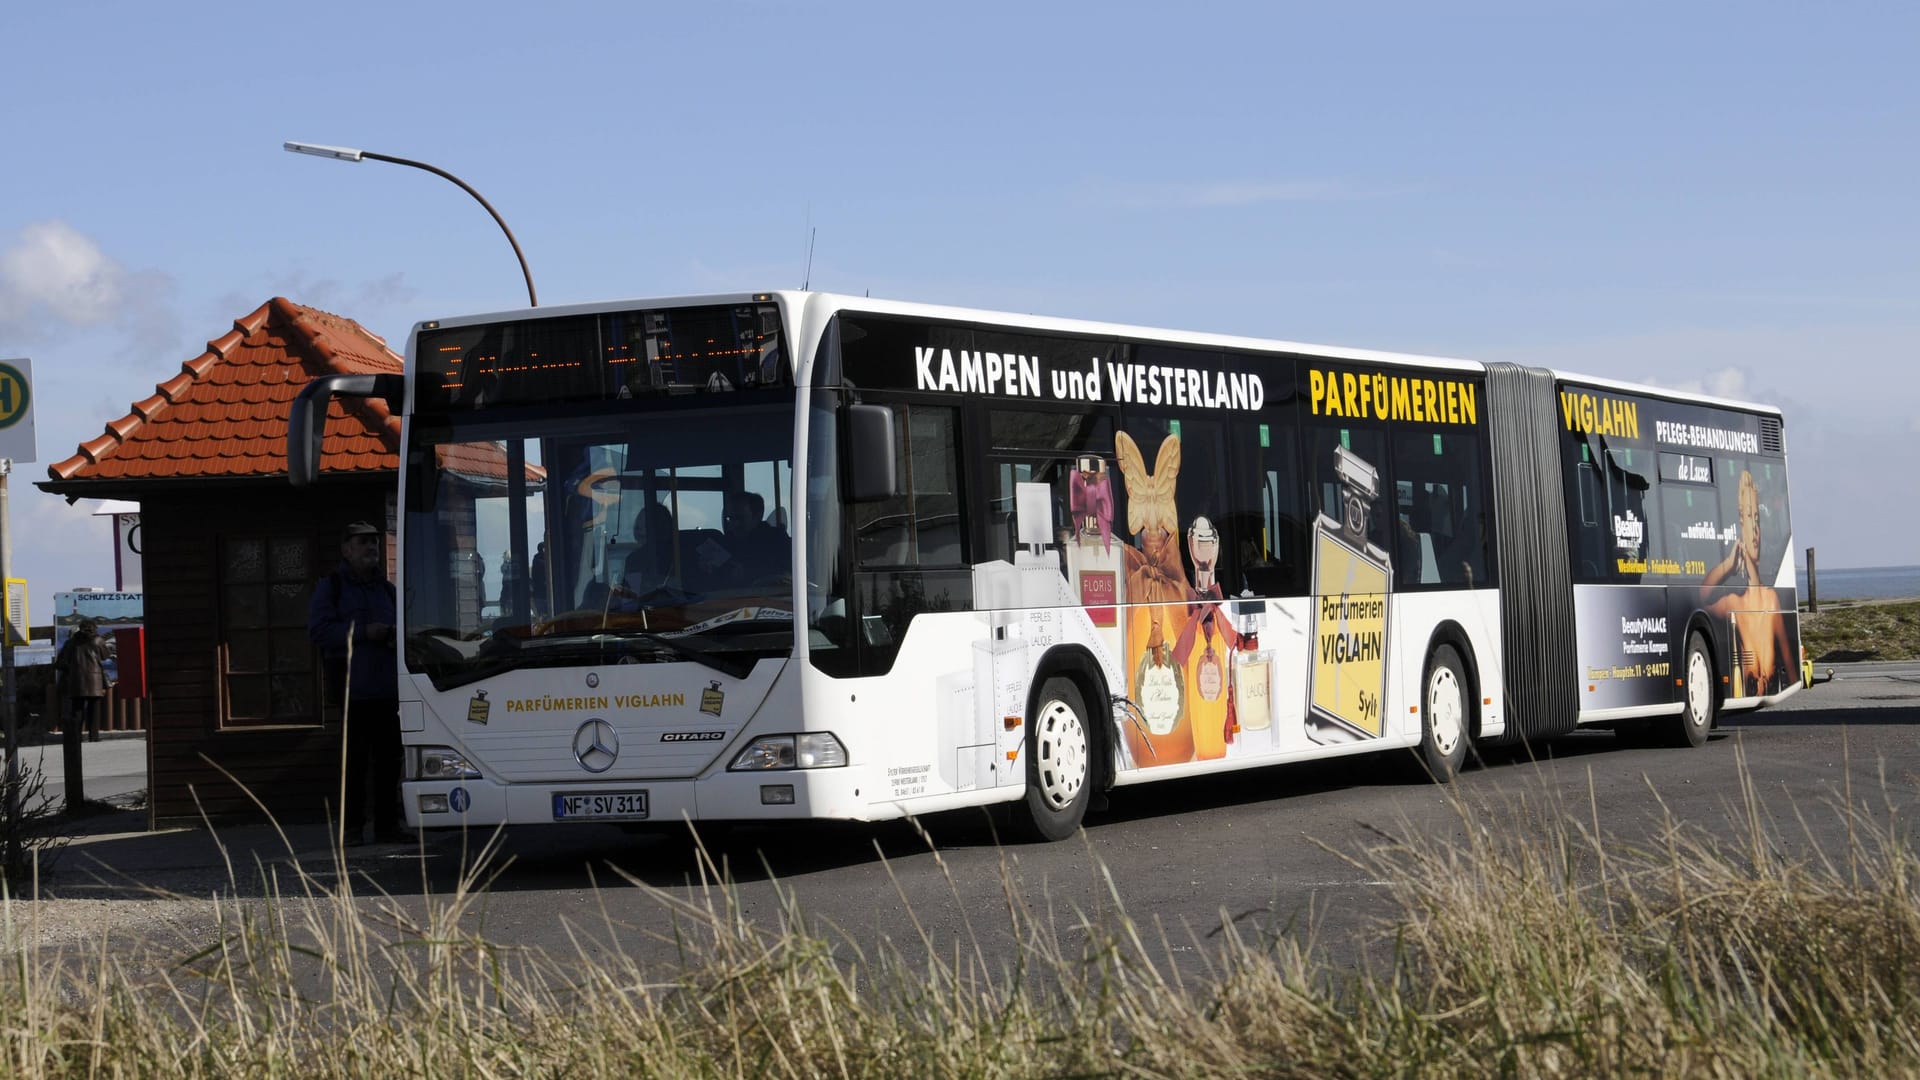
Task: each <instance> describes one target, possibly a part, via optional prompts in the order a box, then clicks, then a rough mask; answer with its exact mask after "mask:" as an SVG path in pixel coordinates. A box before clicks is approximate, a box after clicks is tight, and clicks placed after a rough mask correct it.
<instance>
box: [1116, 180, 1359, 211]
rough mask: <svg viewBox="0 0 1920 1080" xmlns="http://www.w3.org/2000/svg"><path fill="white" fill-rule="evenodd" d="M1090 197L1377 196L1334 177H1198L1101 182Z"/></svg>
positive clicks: (1173, 202) (1135, 202)
mask: <svg viewBox="0 0 1920 1080" xmlns="http://www.w3.org/2000/svg"><path fill="white" fill-rule="evenodd" d="M1093 194H1094V197H1095V198H1096V199H1097V200H1098V201H1100V202H1104V203H1107V204H1109V205H1112V206H1117V207H1120V208H1122V209H1126V210H1219V209H1238V208H1243V207H1248V206H1260V205H1264V204H1267V203H1287V202H1336V201H1345V200H1351V199H1371V198H1379V197H1381V196H1383V195H1386V194H1388V192H1384V191H1368V190H1363V189H1360V188H1356V187H1354V186H1353V185H1351V184H1346V183H1342V182H1340V181H1336V180H1202V181H1191V182H1176V183H1163V184H1150V183H1132V182H1121V183H1102V184H1097V185H1095V187H1094V189H1093Z"/></svg>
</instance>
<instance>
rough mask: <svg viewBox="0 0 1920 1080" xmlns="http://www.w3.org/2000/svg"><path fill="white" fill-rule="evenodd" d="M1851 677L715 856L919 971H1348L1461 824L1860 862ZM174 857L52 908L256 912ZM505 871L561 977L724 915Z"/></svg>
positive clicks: (410, 883)
mask: <svg viewBox="0 0 1920 1080" xmlns="http://www.w3.org/2000/svg"><path fill="white" fill-rule="evenodd" d="M1836 669H1837V671H1836V676H1835V678H1834V679H1833V680H1832V681H1830V682H1826V683H1823V684H1821V685H1818V686H1816V687H1815V688H1814V689H1812V690H1810V691H1805V692H1802V693H1801V694H1799V695H1798V696H1796V697H1795V698H1794V699H1793V700H1792V701H1790V702H1789V703H1787V704H1786V705H1784V706H1780V707H1776V708H1774V709H1769V710H1766V711H1763V712H1760V713H1745V714H1736V715H1733V716H1729V717H1725V718H1723V723H1722V726H1721V728H1720V729H1719V730H1718V731H1717V732H1716V733H1715V735H1714V737H1713V738H1712V739H1711V741H1710V742H1709V743H1708V744H1707V745H1706V746H1704V747H1701V748H1698V749H1693V750H1674V749H1664V748H1648V747H1642V746H1637V745H1634V744H1633V743H1632V742H1631V741H1630V740H1624V739H1621V738H1618V737H1616V736H1614V735H1613V734H1611V733H1607V732H1586V733H1579V734H1576V735H1573V736H1570V737H1568V738H1566V739H1563V740H1559V741H1557V742H1555V743H1553V744H1551V745H1550V746H1549V747H1548V748H1547V751H1546V753H1545V754H1544V755H1543V756H1542V757H1541V758H1540V759H1539V760H1530V759H1529V758H1527V757H1526V756H1525V755H1523V754H1521V753H1517V752H1508V753H1503V754H1501V755H1499V756H1497V757H1494V758H1493V759H1492V760H1490V761H1488V762H1486V763H1485V764H1484V765H1482V766H1481V767H1478V768H1474V769H1471V770H1469V771H1468V772H1466V773H1465V774H1463V775H1462V776H1461V777H1460V778H1459V781H1458V782H1457V783H1456V784H1455V785H1454V786H1453V788H1452V790H1451V791H1449V790H1446V789H1442V788H1437V787H1435V786H1434V785H1432V784H1430V783H1427V782H1425V781H1422V780H1419V779H1416V778H1414V777H1413V776H1412V775H1411V773H1410V771H1409V770H1408V769H1407V768H1406V767H1405V764H1404V763H1403V762H1401V761H1396V760H1391V759H1388V758H1384V757H1379V756H1374V757H1367V758H1354V759H1346V760H1344V761H1336V762H1331V763H1319V764H1314V765H1302V766H1283V767H1278V768H1270V769H1263V770H1257V771H1248V772H1240V773H1232V774H1227V775H1224V776H1218V777H1209V778H1202V779H1194V780H1186V781H1173V782H1166V783H1160V784H1152V785H1146V786H1141V787H1133V788H1125V789H1121V790H1120V791H1117V792H1115V793H1114V794H1113V795H1112V797H1111V805H1110V806H1109V808H1108V809H1107V810H1106V811H1104V812H1101V813H1098V814H1095V815H1091V816H1090V817H1089V819H1088V822H1087V827H1086V830H1085V835H1084V838H1083V839H1076V840H1072V841H1067V842H1064V843H1059V844H1052V845H1008V846H1001V845H999V844H998V843H996V824H997V819H996V818H995V817H994V816H993V815H989V814H984V813H979V812H974V813H962V814H955V815H949V816H944V817H938V818H933V819H928V820H925V821H923V822H921V823H920V826H919V827H916V826H915V825H912V824H908V823H889V824H882V825H857V826H856V825H808V826H798V827H781V828H773V827H745V826H743V827H739V828H736V829H733V830H731V831H730V832H728V833H726V834H724V835H723V836H721V837H719V838H718V839H717V840H716V842H715V845H714V852H715V856H716V858H717V860H718V861H720V863H721V864H722V865H723V866H724V867H725V871H726V873H727V875H728V876H729V877H730V878H731V879H732V881H733V883H734V888H733V892H732V895H733V897H734V898H735V900H736V902H737V904H738V913H739V915H741V916H743V917H745V918H749V919H753V920H757V921H759V922H761V923H763V924H777V923H778V922H779V921H780V919H781V917H782V913H783V911H786V910H790V909H791V910H797V911H799V912H800V913H802V915H803V917H805V918H806V919H808V920H809V921H810V923H811V925H813V926H815V927H816V928H818V929H819V930H820V931H821V932H823V933H825V934H826V935H827V936H829V937H830V938H834V939H836V940H841V939H844V940H845V941H846V942H848V943H849V945H850V946H857V947H859V948H861V949H863V950H868V951H870V950H871V949H872V948H873V947H875V946H876V945H877V944H880V943H882V942H892V943H894V944H896V945H899V946H901V947H902V948H903V949H905V950H906V951H907V952H908V953H909V954H916V955H917V954H918V952H919V949H920V946H919V945H918V944H917V943H918V942H919V941H920V940H921V935H922V934H923V933H924V934H925V935H927V936H928V937H929V938H931V939H932V940H933V941H934V942H935V943H936V946H937V947H939V948H941V950H942V951H943V952H946V953H948V954H951V948H952V946H953V945H954V944H955V943H959V944H962V945H965V946H966V947H967V948H968V949H969V950H971V949H973V948H975V947H977V948H978V949H979V950H980V952H981V954H982V955H984V956H985V957H986V958H987V960H988V962H989V963H990V964H993V965H996V966H997V965H998V964H999V963H1000V962H1002V961H1004V960H1006V959H1008V958H1010V957H1011V955H1012V953H1013V949H1014V943H1013V935H1012V934H1011V933H1010V931H1009V918H1008V914H1007V913H1008V910H1009V906H1010V904H1011V905H1015V906H1021V907H1024V908H1026V909H1027V911H1028V912H1030V913H1031V914H1032V916H1033V917H1034V918H1036V919H1037V920H1039V921H1040V922H1042V923H1044V924H1046V925H1050V926H1051V927H1053V928H1054V930H1055V931H1056V932H1057V933H1058V934H1059V936H1060V937H1061V939H1062V940H1064V941H1066V942H1067V943H1068V944H1070V945H1071V944H1073V943H1074V942H1075V941H1076V940H1077V939H1078V937H1079V935H1080V931H1079V930H1078V929H1077V928H1076V927H1077V922H1078V915H1077V913H1079V912H1094V913H1097V912H1102V911H1108V910H1110V909H1111V908H1112V907H1113V906H1114V905H1115V904H1116V903H1118V904H1119V905H1121V906H1123V907H1124V908H1125V910H1126V912H1127V913H1128V914H1129V915H1130V916H1131V917H1132V918H1133V919H1134V920H1136V921H1137V922H1139V923H1142V924H1145V925H1147V926H1149V927H1153V926H1156V925H1157V926H1158V927H1159V928H1160V932H1162V933H1164V935H1165V937H1166V940H1167V943H1168V944H1167V946H1166V947H1167V948H1168V949H1169V950H1170V951H1171V952H1173V953H1174V954H1175V958H1176V960H1177V959H1178V954H1181V953H1184V952H1194V953H1195V954H1196V955H1197V954H1198V953H1200V952H1204V950H1205V944H1204V943H1205V941H1206V939H1207V938H1208V937H1209V936H1211V935H1213V934H1215V933H1217V932H1218V931H1219V929H1220V927H1221V925H1222V923H1223V920H1232V921H1234V922H1236V923H1238V924H1239V925H1240V926H1241V928H1242V929H1243V930H1246V931H1249V932H1262V931H1267V930H1272V931H1275V932H1291V933H1301V932H1304V929H1305V928H1308V927H1311V928H1312V930H1313V932H1314V933H1315V935H1316V937H1317V938H1318V940H1320V941H1321V942H1322V943H1323V944H1324V945H1326V947H1327V948H1328V949H1329V950H1330V955H1331V956H1332V957H1333V958H1334V959H1336V961H1337V960H1339V959H1340V958H1341V957H1343V956H1344V957H1348V958H1351V956H1352V955H1353V953H1352V951H1351V950H1352V949H1353V948H1355V946H1354V945H1353V944H1351V943H1352V942H1353V941H1357V940H1361V937H1362V936H1363V935H1364V934H1365V933H1367V932H1368V930H1369V928H1370V927H1374V926H1376V925H1377V923H1378V921H1379V920H1380V919H1381V918H1382V917H1384V916H1386V915H1388V914H1390V908H1389V895H1388V893H1389V886H1390V885H1391V880H1390V878H1386V877H1383V876H1382V871H1380V870H1379V869H1378V867H1377V866H1374V865H1372V864H1370V863H1369V862H1368V861H1367V860H1366V858H1365V853H1366V852H1367V850H1368V849H1369V848H1370V847H1374V846H1377V845H1379V844H1381V843H1382V838H1383V836H1389V835H1391V836H1409V835H1420V836H1426V837H1430V838H1434V839H1438V840H1443V841H1445V840H1452V839H1458V838H1459V837H1461V836H1462V835H1463V830H1465V829H1466V828H1468V827H1469V823H1471V827H1475V828H1477V827H1481V826H1483V825H1485V826H1487V827H1492V828H1505V829H1537V828H1542V827H1548V826H1552V825H1554V824H1557V823H1559V822H1560V821H1561V820H1562V819H1567V818H1571V819H1574V820H1577V821H1578V822H1580V823H1585V822H1588V821H1590V820H1592V818H1593V817H1594V816H1595V815H1597V817H1598V819H1599V821H1600V822H1601V827H1602V828H1603V830H1605V831H1606V832H1608V833H1609V834H1612V835H1614V836H1616V837H1619V838H1621V839H1623V840H1628V841H1631V840H1634V839H1644V838H1647V837H1650V836H1652V835H1654V834H1655V833H1656V832H1657V831H1658V830H1659V829H1660V827H1661V826H1662V823H1663V817H1662V815H1663V814H1664V813H1668V812H1670V813H1672V814H1673V815H1675V816H1678V817H1680V818H1683V819H1685V820H1687V821H1689V822H1692V823H1695V824H1697V825H1699V826H1700V827H1702V828H1705V829H1709V830H1712V831H1714V832H1716V833H1722V834H1725V835H1728V836H1738V835H1739V834H1740V832H1741V830H1742V828H1743V826H1742V825H1741V824H1740V816H1741V815H1740V811H1739V805H1740V802H1741V798H1742V795H1741V792H1742V787H1741V780H1742V775H1743V770H1744V775H1745V777H1746V778H1747V780H1748V781H1749V782H1750V784H1751V790H1752V791H1753V792H1754V793H1755V795H1756V797H1757V799H1758V801H1759V802H1760V804H1761V805H1762V806H1763V808H1764V810H1765V812H1766V813H1768V814H1770V815H1772V816H1773V817H1774V818H1775V819H1776V820H1777V821H1778V822H1780V824H1781V827H1782V831H1783V832H1785V833H1787V834H1790V836H1791V837H1792V838H1794V839H1793V842H1798V843H1808V844H1814V845H1820V846H1827V845H1831V844H1838V843H1841V842H1843V841H1844V839H1845V832H1844V827H1843V826H1842V824H1841V822H1840V821H1839V819H1838V817H1837V815H1836V814H1835V813H1834V812H1833V810H1832V807H1833V806H1834V804H1835V803H1836V802H1837V801H1838V800H1839V799H1841V798H1842V793H1844V792H1847V791H1848V790H1849V785H1850V787H1851V794H1852V796H1853V799H1854V801H1855V802H1856V803H1858V804H1861V805H1865V806H1867V807H1869V808H1870V809H1871V810H1872V811H1873V812H1874V813H1876V815H1878V816H1881V817H1883V818H1884V816H1885V815H1886V814H1887V813H1889V812H1894V813H1898V812H1899V811H1900V810H1902V809H1903V808H1905V807H1907V806H1909V805H1911V804H1912V803H1914V802H1915V796H1916V791H1917V789H1920V664H1874V665H1867V664H1859V665H1848V666H1844V667H1841V666H1838V665H1836ZM100 745H102V746H105V745H108V744H100ZM51 760H52V761H57V755H55V756H54V757H53V758H52V759H51ZM50 763H51V761H50ZM89 794H92V791H91V790H90V791H89ZM1456 796H1457V799H1458V801H1454V797H1456ZM1801 818H1804V819H1805V822H1806V824H1805V826H1804V828H1803V826H1802V825H1801V822H1800V820H1799V819H1801ZM921 827H924V829H925V832H924V833H922V832H921V831H920V828H921ZM236 835H238V834H236ZM248 835H252V836H255V837H258V836H260V835H262V833H261V832H260V831H259V830H255V831H254V832H253V833H251V834H248ZM303 835H304V834H297V835H296V836H295V848H296V849H297V850H298V849H300V848H301V847H302V846H303V845H304V847H305V851H304V852H298V853H299V854H300V855H301V857H302V858H303V864H304V865H307V866H309V867H311V868H313V869H314V872H315V873H316V875H317V876H319V877H320V878H321V879H323V880H325V879H327V878H328V877H329V873H330V872H329V871H328V870H327V868H326V863H327V860H326V859H325V857H324V853H323V851H322V850H321V849H320V847H319V845H320V844H321V840H320V839H319V836H318V833H317V832H316V833H315V834H314V835H313V836H307V837H304V839H303V838H302V837H303ZM270 839H271V838H270ZM472 839H473V842H474V843H476V844H477V843H478V841H479V840H480V839H481V838H479V837H475V838H472ZM161 842H162V841H161V839H160V838H155V837H152V835H151V834H128V835H110V836H101V837H96V838H93V839H92V840H91V841H88V842H84V843H82V844H80V845H78V846H76V847H75V848H74V849H73V850H71V851H70V852H69V853H68V854H67V855H66V856H65V857H63V859H62V861H61V863H60V864H59V870H58V872H57V874H56V875H55V877H54V881H53V886H52V891H53V892H54V893H55V894H57V895H62V896H67V897H76V898H78V897H121V898H129V897H133V896H136V895H138V893H139V890H140V889H141V888H157V889H163V890H167V891H170V892H172V893H173V894H174V895H176V896H188V897H191V896H206V895H208V894H209V893H210V892H213V891H218V892H221V893H225V894H228V895H231V894H232V893H233V892H234V891H236V884H237V885H238V891H241V892H243V893H244V892H246V891H251V887H250V886H249V884H248V883H247V882H245V881H241V882H239V883H235V882H231V881H229V880H228V879H227V876H226V871H225V869H224V867H225V859H226V857H228V856H229V855H231V854H232V852H228V853H225V854H223V855H219V856H215V855H213V854H211V853H212V852H213V850H214V849H213V848H212V846H211V844H210V843H209V842H207V840H206V838H205V837H204V834H200V835H199V836H198V837H195V836H192V835H188V836H185V837H184V838H183V837H182V836H181V835H178V834H176V836H175V837H174V838H173V839H172V840H171V841H168V842H171V843H173V844H175V845H177V846H181V848H180V850H181V852H183V853H164V852H162V849H161V848H159V847H157V846H156V845H158V844H160V843H161ZM271 842H272V843H274V844H277V843H278V841H277V839H272V840H271ZM462 843H463V841H462V838H461V837H459V836H457V835H447V834H435V835H434V836H432V837H431V838H430V839H429V841H428V843H427V854H426V857H425V859H424V868H423V862H422V859H421V856H420V853H419V852H418V851H416V850H401V849H397V848H385V849H381V848H368V849H356V850H355V853H354V854H353V856H352V858H351V861H350V869H351V872H352V873H353V874H355V875H356V878H357V879H358V881H359V882H360V885H361V890H360V891H361V893H362V894H363V895H366V894H369V893H371V892H372V891H373V890H372V889H371V888H368V886H378V888H379V889H381V890H384V891H385V892H386V893H387V894H389V895H390V896H391V897H393V898H395V899H397V900H398V901H399V902H401V903H403V904H405V905H407V906H409V907H418V906H420V905H422V904H424V903H426V902H427V901H425V900H424V899H423V897H424V896H426V895H428V894H439V895H445V894H446V893H448V892H449V891H451V890H452V888H453V886H454V883H455V881H456V880H457V878H458V876H459V873H460V870H461V865H462V858H463V855H462V850H461V849H462ZM194 845H198V846H197V847H196V846H194ZM195 851H197V852H201V853H202V855H201V856H196V855H193V854H192V853H191V852H195ZM280 854H281V856H282V857H283V858H284V849H282V850H281V853H280ZM266 857H267V858H269V859H270V858H272V857H273V856H272V855H271V853H269V855H268V856H266ZM237 864H238V865H240V866H241V867H242V868H243V869H242V872H241V877H243V878H244V877H245V876H246V873H247V872H246V870H245V868H246V867H248V866H250V865H252V860H251V858H248V857H245V856H244V855H243V857H242V858H240V859H238V860H237ZM495 867H496V870H497V874H496V876H495V877H494V878H493V880H492V883H491V886H490V895H489V896H488V898H487V899H486V902H485V903H484V904H482V905H477V906H476V907H475V909H474V912H473V914H472V915H471V916H470V924H469V926H470V929H476V930H479V931H480V932H482V933H484V934H485V935H486V936H488V937H489V938H490V939H492V940H495V941H501V942H507V941H510V942H515V943H519V944H522V945H531V946H538V947H543V948H546V949H548V950H550V951H553V952H556V953H559V954H561V955H571V954H572V953H573V951H574V950H575V948H576V947H577V946H576V941H577V940H580V938H577V937H575V936H574V934H575V932H579V933H580V934H581V935H582V937H584V938H585V939H587V940H588V941H589V944H587V945H585V946H584V947H585V948H586V949H587V951H589V952H599V951H601V950H602V949H607V948H617V949H619V950H621V951H622V952H626V953H630V954H635V955H637V956H639V957H640V958H641V959H643V960H648V961H662V962H665V961H670V960H671V959H672V958H673V956H674V954H675V949H674V946H673V945H672V944H671V943H670V942H668V941H667V940H666V935H667V933H668V931H669V929H670V923H671V920H670V918H669V916H668V911H667V905H666V903H665V901H667V900H680V901H692V902H696V903H698V902H701V901H702V900H703V898H704V897H710V896H712V895H714V894H712V893H709V892H705V891H703V890H702V888H701V875H700V860H699V858H698V855H697V851H696V849H695V848H694V846H693V845H692V844H691V843H690V841H689V839H688V838H687V837H686V835H685V834H684V833H682V832H676V831H671V830H669V831H664V832H661V833H653V834H637V835H636V834H630V833H626V832H622V831H620V830H618V829H616V828H613V827H610V826H603V825H583V826H569V827H565V828H560V827H539V828H526V829H517V830H512V831H510V832H509V833H508V834H507V835H506V836H505V838H504V847H503V850H502V853H501V858H500V859H498V860H496V863H495ZM423 869H424V872H423ZM132 902H137V901H132ZM135 921H137V920H135Z"/></svg>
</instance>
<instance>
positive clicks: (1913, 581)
mask: <svg viewBox="0 0 1920 1080" xmlns="http://www.w3.org/2000/svg"><path fill="white" fill-rule="evenodd" d="M1818 569H1819V576H1820V580H1819V586H1820V599H1822V600H1901V599H1906V598H1908V597H1916V598H1920V566H1821V567H1819V568H1818ZM1794 577H1795V579H1796V581H1797V582H1798V583H1799V586H1800V597H1801V599H1803V600H1804V599H1806V595H1807V568H1806V567H1804V566H1800V567H1796V568H1795V570H1794Z"/></svg>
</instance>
